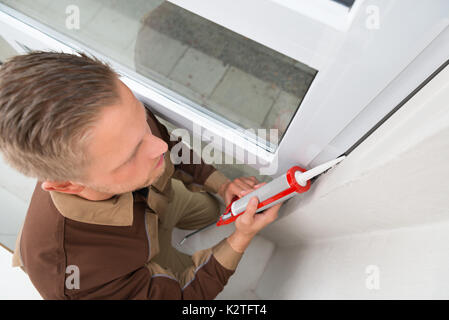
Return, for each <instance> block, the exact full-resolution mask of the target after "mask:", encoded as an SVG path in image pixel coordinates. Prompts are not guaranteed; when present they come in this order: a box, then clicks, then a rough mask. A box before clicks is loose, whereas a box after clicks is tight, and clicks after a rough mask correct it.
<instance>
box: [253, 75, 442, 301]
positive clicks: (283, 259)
mask: <svg viewBox="0 0 449 320" xmlns="http://www.w3.org/2000/svg"><path fill="white" fill-rule="evenodd" d="M448 101H449V68H448V67H446V68H445V70H443V71H442V72H441V73H440V74H438V75H437V76H436V77H435V78H434V79H433V80H432V81H431V82H430V83H429V84H427V85H426V86H425V87H424V88H423V89H422V90H421V91H419V92H418V93H417V94H416V95H415V96H414V97H413V98H412V99H411V100H410V101H409V102H408V103H407V104H405V105H404V106H403V107H402V108H401V109H400V110H399V111H397V112H396V113H395V114H394V115H393V116H392V117H391V118H390V119H389V120H387V121H386V122H385V123H384V124H383V125H382V126H381V127H380V128H379V129H377V130H376V131H375V132H374V133H373V134H372V135H371V136H370V137H369V138H368V139H367V140H365V141H364V142H363V143H362V144H361V145H360V146H359V147H358V148H356V149H355V150H354V151H353V152H352V153H351V154H350V155H349V156H348V157H347V158H346V159H345V160H344V161H343V162H342V163H341V164H340V165H338V166H337V167H336V168H334V169H333V170H331V171H330V172H328V173H326V174H325V175H323V176H322V177H320V178H319V179H318V180H317V181H316V182H315V183H314V184H313V185H312V187H311V190H310V191H309V192H308V193H306V194H304V195H302V196H298V197H296V198H293V199H292V200H290V201H289V202H288V203H287V204H286V205H285V206H284V211H283V216H282V218H281V219H279V220H278V221H277V222H276V223H275V224H273V225H271V226H269V227H268V228H267V229H266V230H264V231H263V232H262V234H263V236H265V237H266V238H268V239H270V240H272V241H273V242H274V243H276V244H277V248H276V250H275V252H274V254H273V256H272V258H271V259H270V262H269V263H268V265H267V268H266V269H265V272H264V274H263V276H262V278H261V281H260V282H259V285H258V287H257V289H256V294H257V295H258V296H260V297H261V298H274V299H299V298H324V299H326V298H446V299H447V298H449V290H448V289H447V287H448V284H449V275H448V274H447V270H448V269H449V250H448V249H449V219H448V218H449V197H448V196H447V195H448V191H449V183H448V180H449V167H448V160H449V112H448ZM370 265H374V266H376V267H377V268H378V276H379V289H377V290H376V289H374V290H370V289H368V288H367V286H366V281H367V280H372V279H373V278H372V275H374V273H373V272H372V270H368V271H369V272H370V273H369V274H368V273H366V271H367V270H366V268H367V267H368V266H370Z"/></svg>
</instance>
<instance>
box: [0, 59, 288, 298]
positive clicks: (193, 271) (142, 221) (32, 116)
mask: <svg viewBox="0 0 449 320" xmlns="http://www.w3.org/2000/svg"><path fill="white" fill-rule="evenodd" d="M176 143H177V142H176V141H170V137H169V134H168V131H167V129H166V128H165V127H164V126H163V125H162V124H161V123H160V122H159V121H158V120H157V119H156V118H155V117H154V115H153V114H152V113H151V112H149V111H148V110H146V108H145V107H144V106H143V105H142V103H141V102H140V101H139V100H137V99H136V98H135V96H134V95H133V93H132V92H131V91H130V90H129V88H128V87H127V86H126V85H125V84H124V83H123V82H121V81H120V80H119V77H118V75H117V74H116V73H115V72H114V71H113V70H112V69H111V68H110V67H109V66H108V65H106V64H104V63H102V62H101V61H99V60H97V59H95V58H91V57H88V56H87V55H85V54H82V53H80V54H79V55H71V54H64V53H56V52H31V53H29V54H26V55H21V56H16V57H13V58H11V59H10V60H9V61H7V62H6V63H5V64H4V65H3V66H2V67H1V68H0V150H1V151H2V153H3V156H4V158H5V160H6V161H7V162H8V163H9V164H10V165H11V166H12V167H14V168H15V169H17V170H18V171H20V172H22V173H23V174H25V175H27V176H31V177H35V178H37V179H38V182H37V185H36V188H35V190H34V193H33V196H32V199H31V203H30V206H29V209H28V212H27V216H26V219H25V222H24V225H23V227H22V229H21V232H20V234H19V236H18V238H17V243H16V249H15V253H14V257H13V260H14V261H13V264H14V265H15V266H21V267H22V268H23V270H24V271H25V272H26V273H27V274H28V275H29V277H30V279H31V281H32V283H33V284H34V286H35V287H36V288H37V290H38V291H39V292H40V294H41V295H42V297H43V298H45V299H213V298H215V297H216V295H217V294H218V293H219V292H220V291H222V290H223V287H224V286H225V285H226V283H227V281H228V279H229V277H230V276H231V275H232V274H233V273H234V272H235V269H236V267H237V265H238V263H239V261H240V259H241V257H242V255H243V252H244V251H245V249H246V248H247V246H248V245H249V243H250V241H251V239H252V238H253V237H254V236H255V234H256V233H257V232H258V231H260V230H261V229H262V228H264V227H265V226H266V225H268V224H269V223H271V222H272V221H274V220H275V219H276V217H277V212H278V210H279V206H280V205H277V206H274V207H272V208H270V209H268V210H266V211H265V212H264V213H262V214H257V215H255V210H256V206H257V201H255V202H253V203H251V204H250V205H248V208H247V211H246V212H245V214H243V215H242V216H240V217H239V218H238V219H237V220H236V222H235V227H236V229H235V231H234V233H233V234H232V235H230V236H229V237H227V238H226V239H223V240H222V241H220V242H219V243H217V244H216V245H214V246H213V247H211V248H208V249H204V250H200V251H197V252H195V253H194V254H193V255H192V256H189V255H186V254H183V253H181V252H178V251H177V250H175V249H174V248H173V247H172V246H171V244H170V243H171V232H172V229H173V228H174V227H179V228H182V229H197V228H200V227H201V226H205V225H207V224H209V223H211V222H214V221H216V220H217V218H218V216H219V209H218V204H217V202H216V199H215V198H214V197H213V196H211V195H209V194H208V193H207V192H200V191H196V192H193V191H191V190H189V188H190V189H192V187H193V186H195V185H196V186H198V185H199V186H202V188H203V190H206V191H209V192H215V193H217V194H218V195H219V196H221V198H222V199H223V200H224V201H225V203H226V204H228V203H229V202H230V201H231V199H232V197H234V196H235V195H238V196H241V195H244V194H246V193H248V192H250V191H251V190H253V189H254V188H257V187H259V186H260V185H261V184H257V181H256V179H255V178H254V177H242V178H239V179H235V180H234V181H231V180H229V179H228V178H227V177H225V176H224V175H223V174H221V173H220V172H219V171H217V170H216V169H215V168H214V167H213V166H211V165H208V164H205V163H204V162H203V161H201V164H196V165H195V164H179V165H176V166H174V165H173V164H172V162H171V160H170V153H169V151H170V150H171V148H172V147H173V146H174V145H175V144H176ZM190 153H191V154H190V155H191V156H192V154H193V153H192V151H191V150H190ZM255 199H256V198H255Z"/></svg>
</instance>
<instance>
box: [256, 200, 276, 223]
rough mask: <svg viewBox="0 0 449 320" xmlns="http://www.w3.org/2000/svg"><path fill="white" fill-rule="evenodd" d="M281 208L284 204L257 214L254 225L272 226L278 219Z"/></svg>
mask: <svg viewBox="0 0 449 320" xmlns="http://www.w3.org/2000/svg"><path fill="white" fill-rule="evenodd" d="M281 206H282V202H281V203H278V204H276V205H274V206H272V207H270V208H268V209H267V210H265V211H263V212H261V213H258V214H256V216H255V217H254V224H255V225H257V226H260V225H267V224H270V223H271V222H273V221H274V220H276V219H277V218H278V212H279V209H280V207H281Z"/></svg>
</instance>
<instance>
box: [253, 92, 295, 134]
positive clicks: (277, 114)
mask: <svg viewBox="0 0 449 320" xmlns="http://www.w3.org/2000/svg"><path fill="white" fill-rule="evenodd" d="M300 101H301V99H300V98H298V97H295V96H294V95H292V94H290V93H288V92H285V91H282V92H281V94H280V95H279V97H278V98H277V99H276V102H275V103H274V105H273V107H272V108H271V110H270V111H269V112H268V114H267V117H266V118H265V120H264V122H263V124H262V127H264V128H266V129H271V128H273V129H278V130H279V139H280V138H281V137H282V135H283V134H284V132H285V130H286V129H287V127H288V125H289V123H290V121H291V120H292V118H293V117H294V115H295V112H296V110H297V109H298V106H299V104H300Z"/></svg>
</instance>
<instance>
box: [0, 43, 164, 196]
mask: <svg viewBox="0 0 449 320" xmlns="http://www.w3.org/2000/svg"><path fill="white" fill-rule="evenodd" d="M146 120H147V114H146V111H145V107H144V106H143V105H142V103H141V102H140V101H139V100H137V99H136V98H135V96H134V95H133V93H132V92H131V91H130V90H129V88H128V87H127V86H126V85H125V84H124V83H123V82H122V81H120V80H119V77H118V75H117V74H116V73H115V72H114V71H113V70H112V69H111V68H110V67H109V65H107V64H105V63H103V62H101V61H99V60H97V59H95V58H93V57H88V56H87V55H85V54H83V53H80V54H79V56H78V55H72V54H65V53H57V52H40V51H37V52H31V53H29V54H26V55H21V56H15V57H13V58H11V59H10V60H8V61H6V62H5V63H4V64H3V65H2V66H1V67H0V150H1V151H2V153H3V157H4V159H5V160H6V162H7V163H9V164H10V165H11V166H12V167H13V168H15V169H17V170H18V171H19V172H21V173H23V174H24V175H27V176H30V177H34V178H37V179H38V180H41V181H44V183H43V184H42V188H44V189H45V190H55V191H59V192H66V193H73V194H78V195H80V196H83V197H85V198H88V199H91V200H101V199H107V198H108V197H110V196H112V195H114V194H120V193H125V192H129V191H132V190H136V189H139V188H142V187H144V186H148V185H149V184H151V183H152V182H153V181H154V180H155V179H156V178H157V177H159V176H160V175H161V173H162V172H163V169H164V162H163V161H160V160H161V155H162V154H163V153H164V152H166V151H167V144H166V143H165V142H164V141H162V140H161V139H159V138H157V137H156V136H154V135H152V133H151V130H150V128H149V126H148V124H147V121H146Z"/></svg>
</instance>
